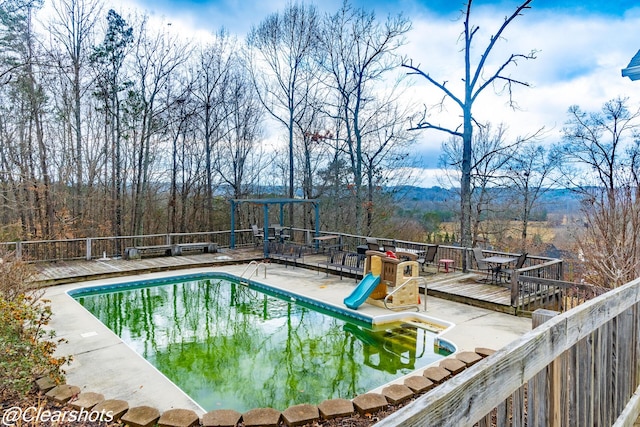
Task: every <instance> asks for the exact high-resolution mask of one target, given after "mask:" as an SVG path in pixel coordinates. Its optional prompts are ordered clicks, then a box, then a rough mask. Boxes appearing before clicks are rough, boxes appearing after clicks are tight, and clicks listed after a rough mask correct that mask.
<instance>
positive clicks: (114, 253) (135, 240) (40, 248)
mask: <svg viewBox="0 0 640 427" xmlns="http://www.w3.org/2000/svg"><path fill="white" fill-rule="evenodd" d="M229 240H230V232H229V231H228V230H227V231H211V232H200V233H168V234H149V235H140V236H120V237H87V238H84V239H65V240H33V241H22V242H3V243H0V247H2V248H3V249H4V250H5V251H11V252H15V254H16V257H17V258H18V259H23V260H25V261H27V262H51V261H71V260H82V259H84V260H91V259H97V258H101V257H110V258H113V257H120V256H122V254H123V252H124V249H125V248H127V247H132V246H155V245H174V244H184V243H216V244H217V245H218V246H219V247H229ZM253 244H254V240H253V235H252V233H251V230H236V245H238V246H247V245H253Z"/></svg>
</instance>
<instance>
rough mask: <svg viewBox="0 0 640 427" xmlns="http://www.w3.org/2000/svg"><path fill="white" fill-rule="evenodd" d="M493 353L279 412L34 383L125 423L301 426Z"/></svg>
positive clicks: (424, 388)
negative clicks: (191, 405)
mask: <svg viewBox="0 0 640 427" xmlns="http://www.w3.org/2000/svg"><path fill="white" fill-rule="evenodd" d="M493 353H495V351H494V350H492V349H488V348H481V347H478V348H476V349H475V351H463V352H460V353H456V354H455V355H452V356H451V357H447V358H445V359H443V360H441V361H440V363H439V364H438V366H431V367H428V368H426V369H425V370H424V371H423V372H422V375H412V376H410V377H407V378H406V379H405V380H404V383H403V384H391V385H389V386H387V387H385V388H383V389H382V391H381V392H380V393H365V394H361V395H358V396H356V397H355V398H353V399H352V400H348V399H329V400H325V401H323V402H322V403H320V404H319V405H317V406H316V405H310V404H306V403H304V404H299V405H294V406H291V407H289V408H287V409H286V410H284V411H282V412H280V411H278V410H276V409H273V408H256V409H251V410H249V411H247V412H245V413H240V412H237V411H234V410H231V409H216V410H213V411H209V412H207V413H205V414H204V415H203V416H202V417H198V415H197V414H196V413H195V412H194V411H192V410H190V409H169V410H167V411H165V412H163V413H160V411H159V410H158V409H156V408H154V407H151V406H136V407H131V408H130V407H129V404H128V403H127V402H126V401H124V400H118V399H105V398H104V396H103V395H102V394H100V393H95V392H83V393H81V392H80V388H79V387H77V386H73V385H68V384H60V385H56V384H55V383H53V382H52V381H51V380H49V379H48V378H47V377H43V378H39V379H38V380H36V387H37V388H38V389H39V390H40V391H41V392H43V393H45V396H46V397H47V398H49V399H52V400H54V401H55V402H58V403H62V404H67V405H69V406H71V407H72V408H74V409H76V410H85V411H96V412H103V413H110V414H111V416H112V417H113V420H120V422H122V423H124V424H125V425H127V426H129V427H152V426H154V425H156V424H157V425H158V426H159V427H197V426H202V427H236V426H239V425H240V424H242V425H243V426H245V427H250V426H254V427H257V426H273V427H278V425H280V422H281V421H282V422H283V423H284V424H285V425H286V426H289V427H295V426H304V425H307V424H313V423H315V422H317V421H319V420H321V419H323V420H330V419H334V418H340V417H349V416H353V415H355V414H356V413H358V414H360V415H368V416H370V415H374V414H375V413H376V412H379V411H381V410H383V409H385V408H387V407H389V406H390V405H398V404H401V403H403V402H406V401H408V400H410V399H412V398H415V397H417V396H418V395H421V394H424V393H426V392H428V391H429V390H431V389H433V388H434V387H436V386H438V385H439V384H442V383H443V382H444V381H446V380H447V379H449V378H451V377H453V376H454V375H456V374H458V373H460V372H462V371H463V370H465V369H467V368H469V367H470V366H473V365H474V364H476V363H478V362H479V361H480V360H482V359H483V358H486V357H488V356H490V355H492V354H493Z"/></svg>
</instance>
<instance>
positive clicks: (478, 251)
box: [472, 248, 495, 283]
mask: <svg viewBox="0 0 640 427" xmlns="http://www.w3.org/2000/svg"><path fill="white" fill-rule="evenodd" d="M472 251H473V257H474V258H475V260H476V265H477V266H478V270H480V271H486V272H487V277H485V278H484V279H482V281H483V282H485V283H488V282H490V281H491V275H492V274H493V273H494V272H495V270H494V269H492V268H491V266H490V265H489V263H488V262H486V261H482V259H483V258H484V254H483V253H482V248H473V249H472Z"/></svg>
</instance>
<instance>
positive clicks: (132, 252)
mask: <svg viewBox="0 0 640 427" xmlns="http://www.w3.org/2000/svg"><path fill="white" fill-rule="evenodd" d="M172 248H173V246H172V245H151V246H132V247H128V248H125V250H124V259H140V258H142V256H143V254H144V255H156V256H158V255H166V256H171V255H173V249H172Z"/></svg>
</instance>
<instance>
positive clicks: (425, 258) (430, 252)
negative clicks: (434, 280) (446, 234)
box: [417, 245, 438, 271]
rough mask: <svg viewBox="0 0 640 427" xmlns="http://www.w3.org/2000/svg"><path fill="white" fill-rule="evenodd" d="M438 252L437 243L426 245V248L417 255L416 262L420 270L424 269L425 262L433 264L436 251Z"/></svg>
mask: <svg viewBox="0 0 640 427" xmlns="http://www.w3.org/2000/svg"><path fill="white" fill-rule="evenodd" d="M437 252H438V245H429V246H427V250H426V251H425V252H422V253H421V254H420V256H418V260H417V261H418V264H420V270H421V271H424V266H425V265H426V264H435V260H436V253H437Z"/></svg>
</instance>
